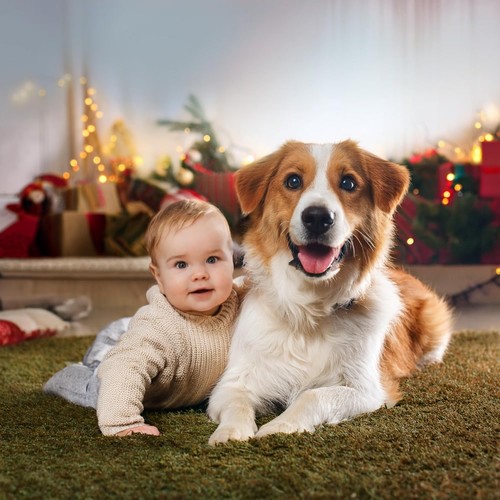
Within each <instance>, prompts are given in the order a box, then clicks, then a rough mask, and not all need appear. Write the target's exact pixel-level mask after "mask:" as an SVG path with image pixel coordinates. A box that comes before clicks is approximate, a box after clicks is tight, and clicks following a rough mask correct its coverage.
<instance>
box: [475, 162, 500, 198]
mask: <svg viewBox="0 0 500 500" xmlns="http://www.w3.org/2000/svg"><path fill="white" fill-rule="evenodd" d="M479 171H480V178H479V196H480V197H481V198H500V166H490V165H487V164H483V165H480V166H479Z"/></svg>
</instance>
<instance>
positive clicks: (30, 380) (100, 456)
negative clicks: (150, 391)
mask: <svg viewBox="0 0 500 500" xmlns="http://www.w3.org/2000/svg"><path fill="white" fill-rule="evenodd" d="M498 338H499V334H498V332H497V333H495V332H483V333H473V332H465V333H460V334H457V335H456V336H455V337H454V338H453V341H452V345H451V348H450V350H449V352H448V354H447V356H446V358H445V363H444V364H442V365H439V366H433V367H430V368H427V369H425V370H424V371H422V372H420V373H419V374H417V375H416V376H414V377H413V378H412V379H410V380H408V381H407V382H405V385H404V390H405V397H404V399H403V400H402V401H401V402H400V403H399V404H398V405H397V406H396V407H394V408H392V409H390V410H386V409H382V410H379V411H377V412H375V413H373V414H371V415H365V416H361V417H359V418H357V419H354V420H352V421H350V422H344V423H342V424H340V425H338V426H323V427H321V428H320V429H318V431H317V432H316V433H314V434H296V435H275V436H270V437H268V438H265V439H262V440H251V441H250V442H248V443H231V444H229V445H226V446H218V447H216V448H212V447H209V446H208V445H207V441H208V438H209V436H210V434H211V432H212V431H213V430H214V429H215V424H213V423H211V422H209V420H208V418H207V417H206V416H205V414H204V413H203V411H201V410H187V411H180V412H149V413H147V414H146V418H147V420H148V421H149V422H150V423H153V424H154V425H156V426H157V427H158V428H159V429H160V431H161V432H162V435H161V436H160V437H151V436H132V437H127V438H121V439H120V438H109V437H104V436H102V435H101V434H100V432H99V430H98V428H97V425H96V418H95V413H94V411H93V410H90V409H85V408H80V407H78V406H74V405H71V404H69V403H66V402H65V401H63V400H59V399H57V398H54V397H50V396H47V395H45V394H43V393H42V392H41V390H40V389H41V386H42V383H43V382H44V381H45V380H47V379H48V378H49V376H50V375H52V374H53V373H54V372H55V371H56V370H58V369H60V368H61V367H63V366H64V363H65V362H66V361H79V360H80V359H81V357H82V356H83V354H84V352H85V350H86V349H87V347H88V345H89V344H90V342H91V339H90V338H67V339H58V338H51V339H38V340H32V341H29V342H25V343H23V344H20V345H17V346H12V347H2V348H0V378H1V384H0V391H1V396H0V401H1V403H0V405H1V406H0V415H1V423H0V498H2V499H4V498H5V499H14V498H15V499H18V498H48V499H49V498H50V499H51V498H99V499H100V498H113V497H117V498H146V499H147V498H257V499H261V498H262V499H264V498H287V499H288V498H403V499H407V498H426V499H427V498H464V499H470V498H476V497H479V498H498V491H499V489H498V479H499V476H498V471H497V469H496V467H495V458H497V445H498V441H497V438H498V423H499V421H500V419H499V417H500V412H499V400H498V367H497V357H498ZM269 418H270V417H269V416H268V417H266V418H264V419H262V420H261V421H260V422H259V423H260V424H262V423H263V422H265V421H267V420H269Z"/></svg>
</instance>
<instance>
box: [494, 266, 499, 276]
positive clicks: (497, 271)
mask: <svg viewBox="0 0 500 500" xmlns="http://www.w3.org/2000/svg"><path fill="white" fill-rule="evenodd" d="M495 274H496V275H497V276H500V267H497V268H496V269H495Z"/></svg>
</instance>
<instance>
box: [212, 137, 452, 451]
mask: <svg viewBox="0 0 500 500" xmlns="http://www.w3.org/2000/svg"><path fill="white" fill-rule="evenodd" d="M408 184H409V174H408V171H407V170H406V169H405V168H404V167H402V166H400V165H396V164H394V163H390V162H388V161H385V160H382V159H380V158H377V157H376V156H374V155H372V154H370V153H368V152H366V151H364V150H362V149H360V148H358V146H357V145H356V144H355V143H354V142H352V141H345V142H341V143H339V144H334V145H332V144H303V143H299V142H289V143H286V144H285V145H284V146H283V147H282V148H281V149H279V150H278V151H276V152H275V153H273V154H271V155H269V156H267V157H265V158H263V159H262V160H260V161H258V162H256V163H253V164H252V165H249V166H247V167H243V168H242V169H241V170H240V171H238V173H237V174H236V189H237V193H238V197H239V200H240V203H241V207H242V210H243V212H244V213H245V214H248V216H249V226H248V231H247V232H246V234H245V238H244V247H245V250H246V270H247V273H248V277H249V281H250V291H249V292H248V295H247V296H246V298H245V300H244V302H243V305H242V309H241V314H240V317H239V319H238V322H237V325H236V329H235V334H234V338H233V342H232V345H231V350H230V355H229V362H228V366H227V369H226V371H225V372H224V374H223V376H222V378H221V380H220V381H219V383H218V384H217V386H216V387H215V389H214V391H213V393H212V395H211V397H210V402H209V406H208V414H209V416H210V417H211V418H212V419H213V420H214V421H215V422H218V423H219V426H218V428H217V429H216V431H215V432H214V433H213V435H212V436H211V438H210V441H209V442H210V444H216V443H224V442H226V441H228V440H246V439H248V438H251V437H253V436H256V437H262V436H266V435H268V434H274V433H277V432H284V433H292V432H302V431H310V432H311V431H313V430H314V429H315V427H316V426H318V425H320V424H324V423H327V424H336V423H338V422H340V421H342V420H345V419H349V418H351V417H354V416H356V415H359V414H362V413H366V412H371V411H374V410H376V409H377V408H380V407H381V406H383V405H387V406H392V405H394V404H395V403H396V402H397V401H398V400H399V399H400V398H401V394H400V391H399V380H400V379H401V378H402V377H406V376H408V375H410V374H411V373H412V372H413V371H414V370H416V369H417V367H420V366H422V365H424V364H427V363H431V362H438V361H441V360H442V358H443V355H444V353H445V350H446V347H447V345H448V342H449V339H450V336H451V331H452V330H451V328H452V327H451V313H450V310H449V309H448V307H447V306H446V304H445V303H444V301H443V300H441V299H440V298H438V297H437V296H436V295H435V294H434V293H433V292H432V291H430V290H429V289H428V288H426V287H425V286H424V285H423V284H422V283H421V282H419V281H418V280H417V279H415V278H413V277H411V276H410V275H408V274H406V273H404V272H403V271H401V270H396V269H393V268H392V267H390V266H389V265H388V255H389V252H390V248H391V242H392V233H393V220H392V219H393V214H394V211H395V210H396V208H397V206H398V204H399V203H400V201H401V200H402V198H403V197H404V195H405V193H406V190H407V188H408ZM275 403H278V404H280V405H283V406H284V407H285V408H286V409H285V411H284V412H283V413H281V414H280V415H279V416H277V417H276V418H274V419H273V420H271V421H270V422H269V423H267V424H265V425H263V426H262V427H261V428H260V429H259V430H257V426H256V424H255V414H256V412H263V411H266V410H268V409H269V407H270V406H271V405H273V404H275Z"/></svg>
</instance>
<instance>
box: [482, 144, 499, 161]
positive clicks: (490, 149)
mask: <svg viewBox="0 0 500 500" xmlns="http://www.w3.org/2000/svg"><path fill="white" fill-rule="evenodd" d="M481 152H482V154H481V156H482V158H483V160H482V163H483V165H492V166H493V165H496V166H498V167H500V141H490V142H482V143H481Z"/></svg>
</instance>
